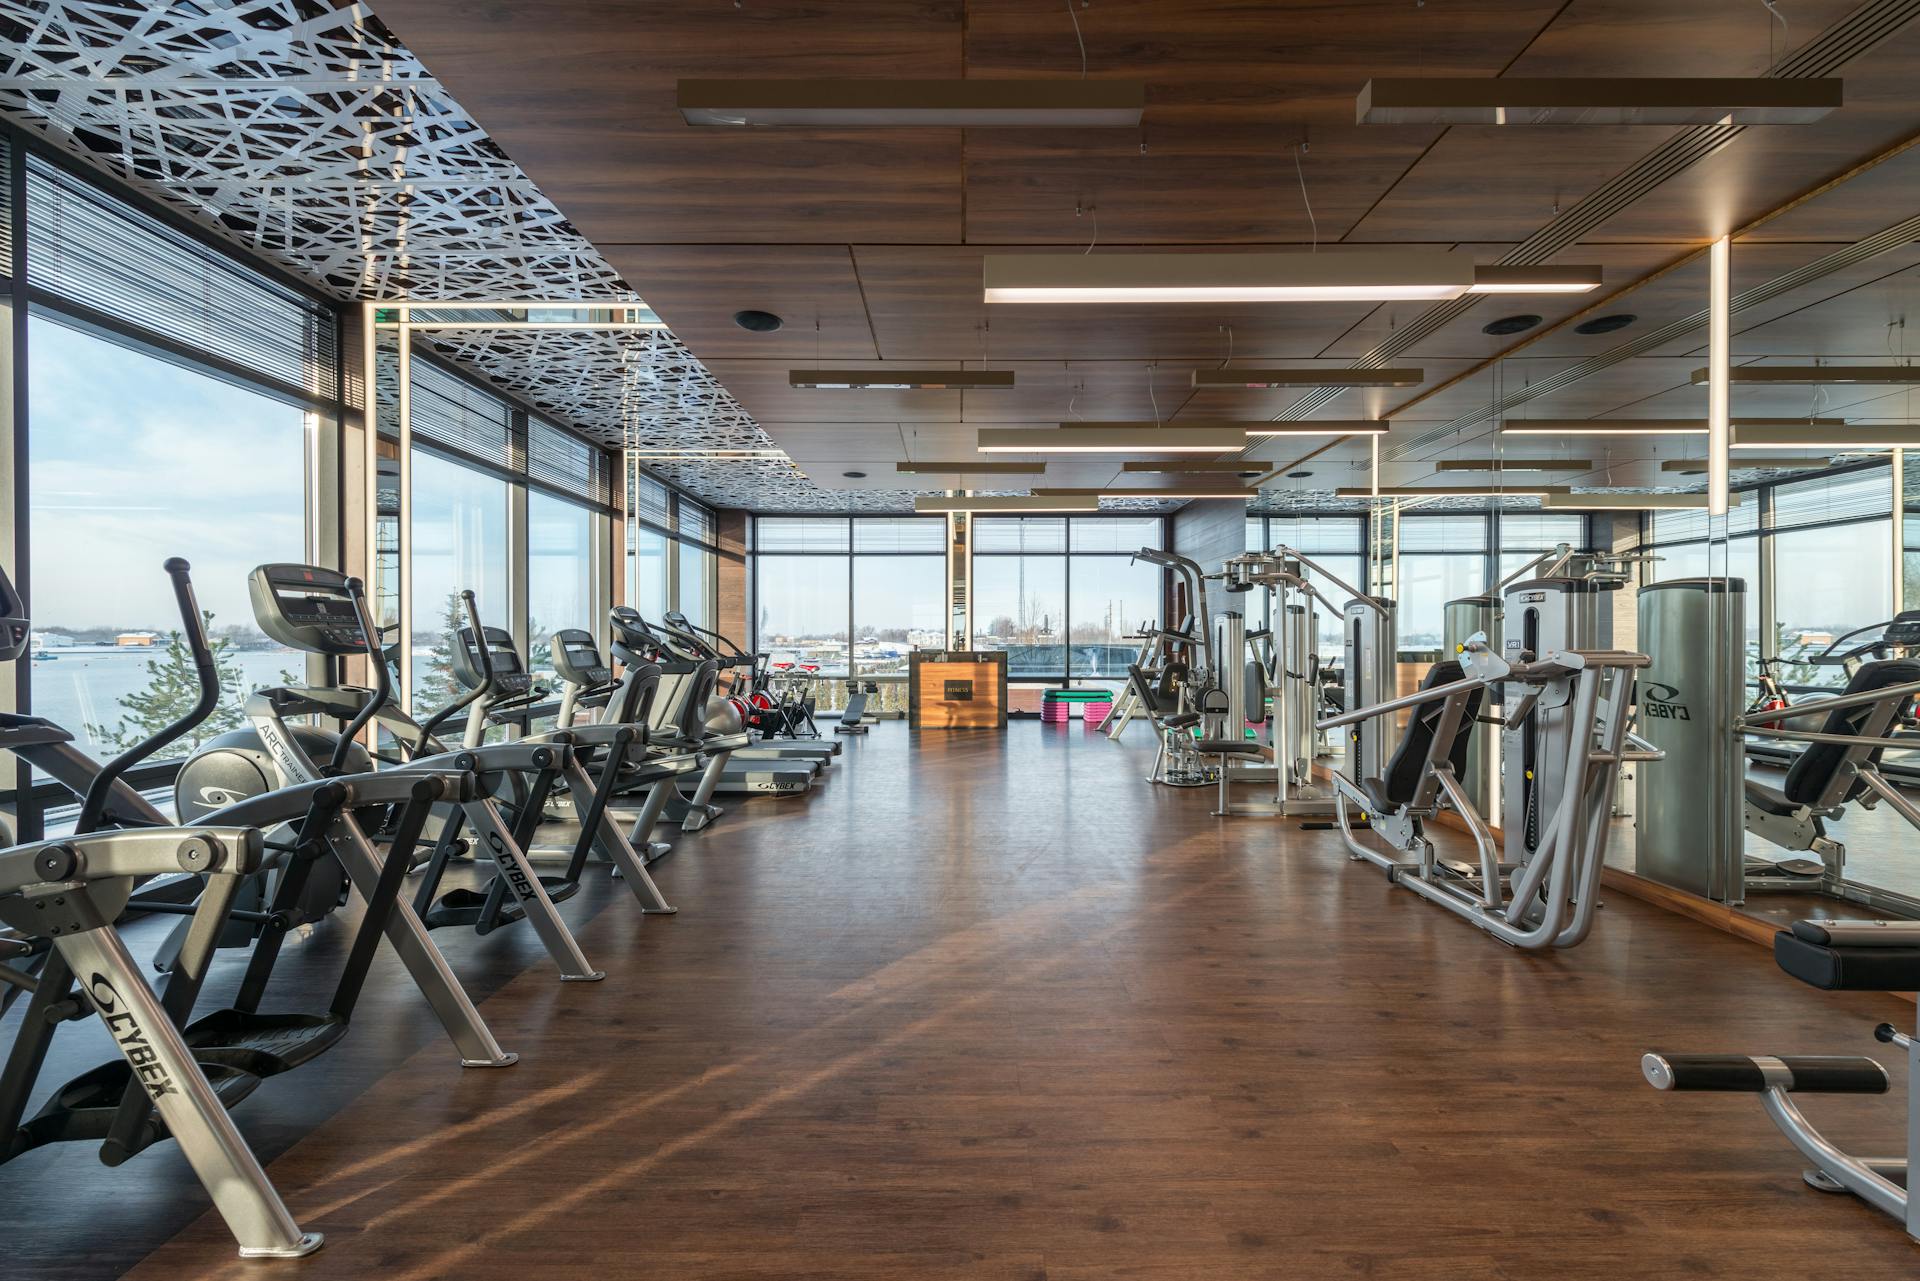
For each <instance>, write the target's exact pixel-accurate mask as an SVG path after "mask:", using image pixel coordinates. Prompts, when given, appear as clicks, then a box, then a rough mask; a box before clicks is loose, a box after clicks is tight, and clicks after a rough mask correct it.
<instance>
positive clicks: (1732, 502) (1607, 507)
mask: <svg viewBox="0 0 1920 1281" xmlns="http://www.w3.org/2000/svg"><path fill="white" fill-rule="evenodd" d="M1707 501H1708V500H1707V496H1706V495H1705V494H1548V495H1547V496H1546V497H1544V498H1542V499H1541V500H1540V506H1541V507H1542V508H1550V509H1552V510H1555V511H1589V512H1617V511H1705V510H1706V509H1707ZM1727 505H1728V506H1729V507H1738V506H1739V505H1740V495H1738V494H1728V495H1727Z"/></svg>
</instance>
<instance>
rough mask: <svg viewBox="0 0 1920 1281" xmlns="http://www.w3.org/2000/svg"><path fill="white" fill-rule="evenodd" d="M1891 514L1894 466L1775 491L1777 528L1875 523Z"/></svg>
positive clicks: (1822, 479) (1823, 479)
mask: <svg viewBox="0 0 1920 1281" xmlns="http://www.w3.org/2000/svg"><path fill="white" fill-rule="evenodd" d="M1751 500H1752V496H1751V495H1749V501H1751ZM1892 513H1893V469H1892V468H1891V467H1872V468H1868V469H1867V470H1865V471H1856V472H1847V473H1845V474H1843V475H1839V476H1821V477H1819V478H1818V479H1815V480H1800V481H1794V482H1792V483H1790V484H1786V485H1777V486H1775V487H1774V491H1773V527H1774V528H1775V529H1796V528H1800V527H1803V526H1807V525H1821V524H1826V523H1828V522H1831V521H1840V520H1873V519H1876V518H1884V517H1887V516H1890V515H1892Z"/></svg>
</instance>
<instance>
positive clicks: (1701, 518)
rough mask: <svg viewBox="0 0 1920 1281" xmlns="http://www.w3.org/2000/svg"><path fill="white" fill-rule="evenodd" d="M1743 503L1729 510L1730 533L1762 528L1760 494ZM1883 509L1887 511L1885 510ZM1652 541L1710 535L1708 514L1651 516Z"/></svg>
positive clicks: (1745, 495) (1746, 494)
mask: <svg viewBox="0 0 1920 1281" xmlns="http://www.w3.org/2000/svg"><path fill="white" fill-rule="evenodd" d="M1735 497H1737V498H1738V499H1739V500H1740V501H1739V502H1738V503H1737V504H1736V505H1735V506H1733V507H1731V508H1729V509H1728V511H1727V533H1728V534H1730V535H1731V534H1751V533H1753V532H1754V531H1755V530H1757V529H1759V528H1760V493H1759V491H1758V490H1746V491H1743V492H1739V493H1736V495H1735ZM1882 510H1887V509H1885V508H1883V509H1882ZM1651 515H1652V516H1653V541H1654V542H1656V543H1673V542H1680V541H1683V540H1686V539H1694V538H1705V537H1706V536H1707V513H1706V511H1705V510H1704V509H1702V508H1698V507H1689V508H1685V509H1674V508H1666V509H1662V510H1657V511H1654V512H1652V513H1651Z"/></svg>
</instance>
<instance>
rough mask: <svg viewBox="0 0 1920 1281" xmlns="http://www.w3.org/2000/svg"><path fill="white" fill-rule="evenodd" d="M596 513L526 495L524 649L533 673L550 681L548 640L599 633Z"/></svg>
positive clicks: (558, 500) (550, 498)
mask: <svg viewBox="0 0 1920 1281" xmlns="http://www.w3.org/2000/svg"><path fill="white" fill-rule="evenodd" d="M595 524H596V521H595V519H594V514H593V513H592V512H590V511H588V510H587V509H586V508H584V507H582V506H580V505H579V504H577V503H570V502H567V501H566V500H565V499H563V498H555V497H553V496H552V495H550V494H545V493H542V492H541V491H539V490H537V489H529V490H528V491H527V646H528V648H529V649H530V650H531V651H532V654H531V655H530V658H531V662H532V670H533V671H534V673H535V674H536V675H538V676H544V677H547V678H552V676H553V659H552V648H553V647H552V639H553V634H554V632H556V631H558V630H559V629H561V628H564V627H578V628H583V629H585V630H586V631H589V632H594V633H596V634H597V633H598V632H599V630H600V621H601V620H600V619H598V618H596V617H595V609H594V604H595V596H596V594H597V593H596V592H595V591H594V576H595V574H596V572H597V566H596V561H597V559H598V558H597V557H595V555H594V554H593V553H594V526H595Z"/></svg>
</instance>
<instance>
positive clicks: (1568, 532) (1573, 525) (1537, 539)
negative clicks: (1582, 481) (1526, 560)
mask: <svg viewBox="0 0 1920 1281" xmlns="http://www.w3.org/2000/svg"><path fill="white" fill-rule="evenodd" d="M1586 541H1587V518H1586V517H1585V516H1574V515H1569V514H1566V513H1546V512H1502V513H1500V550H1501V551H1503V552H1547V551H1552V550H1553V549H1554V548H1556V547H1558V546H1559V545H1560V544H1561V543H1565V544H1567V545H1568V546H1569V547H1572V548H1574V549H1575V550H1576V551H1579V550H1584V548H1585V544H1586Z"/></svg>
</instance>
